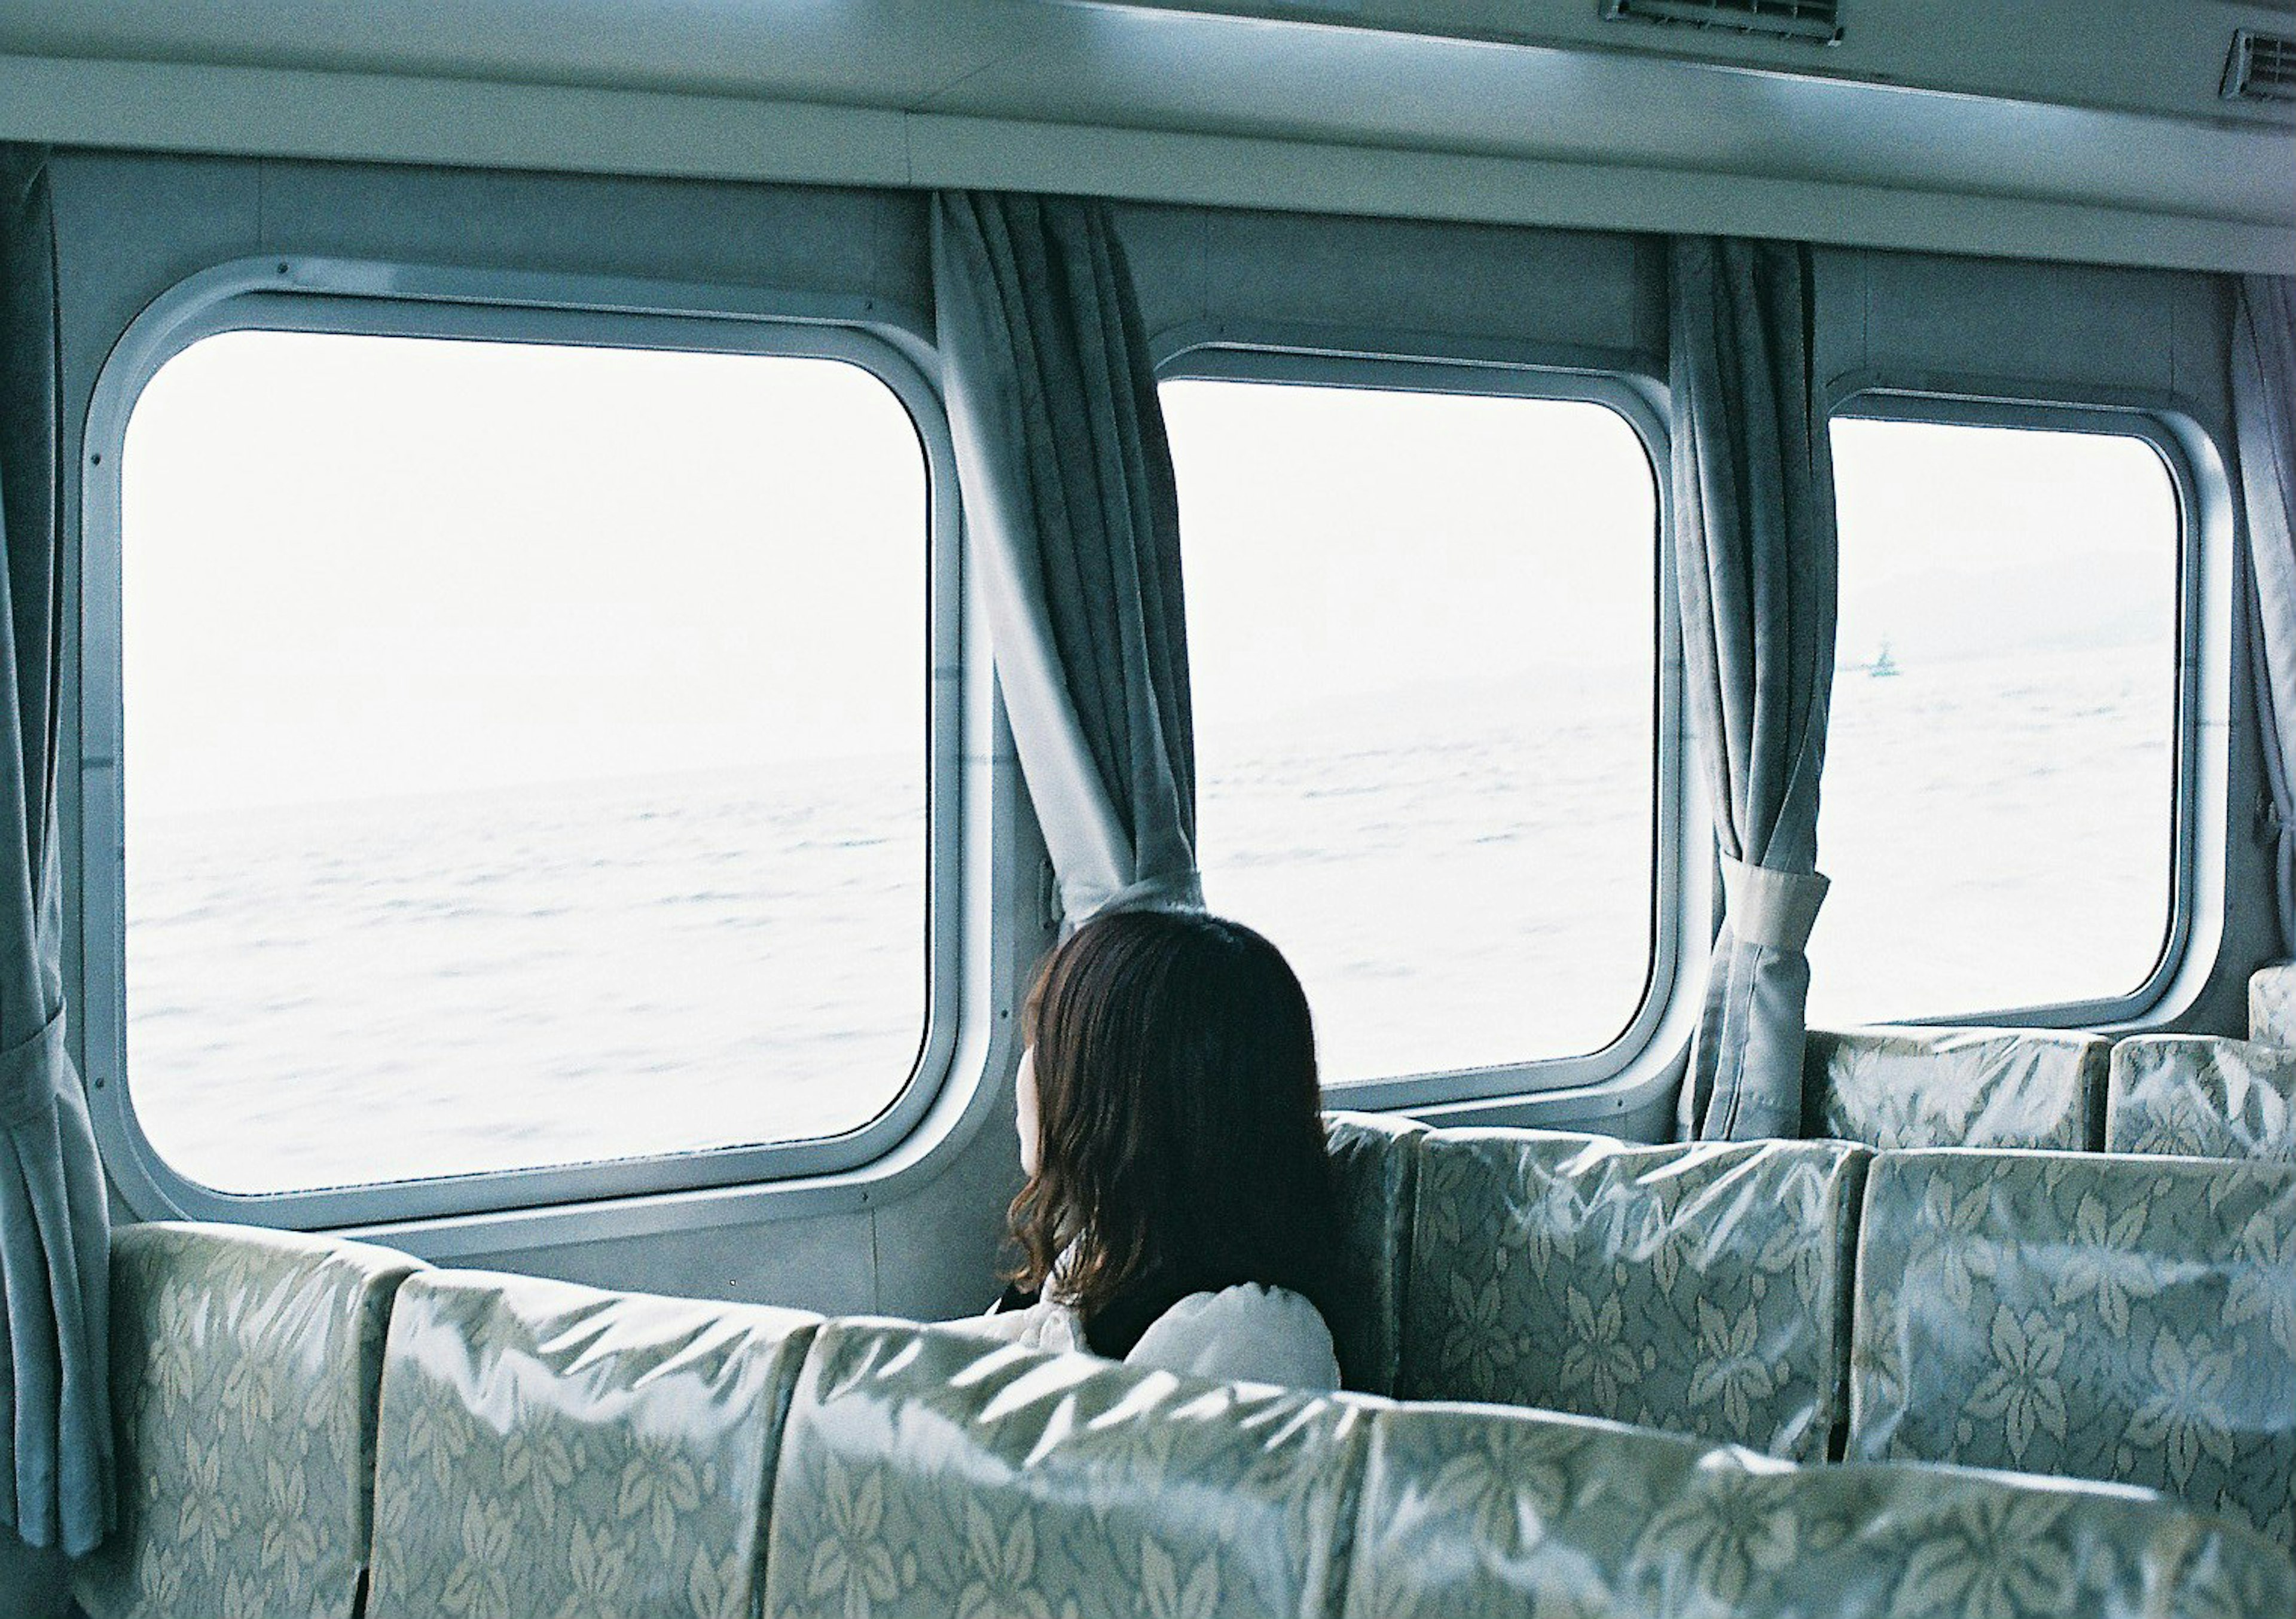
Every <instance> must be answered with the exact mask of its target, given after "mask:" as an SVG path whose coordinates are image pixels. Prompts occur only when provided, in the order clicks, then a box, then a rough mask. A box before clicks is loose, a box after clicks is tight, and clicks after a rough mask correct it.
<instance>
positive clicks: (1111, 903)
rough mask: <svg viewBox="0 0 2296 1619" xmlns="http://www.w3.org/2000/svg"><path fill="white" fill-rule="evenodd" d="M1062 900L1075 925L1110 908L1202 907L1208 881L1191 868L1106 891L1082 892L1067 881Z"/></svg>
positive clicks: (1180, 909) (1162, 909) (1118, 909)
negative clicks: (1204, 881) (1205, 883)
mask: <svg viewBox="0 0 2296 1619" xmlns="http://www.w3.org/2000/svg"><path fill="white" fill-rule="evenodd" d="M1078 887H1082V885H1078ZM1203 908H1204V883H1203V879H1202V877H1201V876H1200V875H1199V874H1198V873H1196V872H1195V871H1172V872H1168V873H1166V874H1165V875H1163V876H1161V877H1144V878H1142V879H1140V880H1139V881H1138V882H1135V883H1127V884H1125V886H1124V887H1121V888H1115V889H1111V890H1108V891H1105V892H1100V891H1095V892H1089V893H1079V892H1078V890H1077V888H1071V887H1067V886H1066V885H1063V887H1062V910H1064V911H1066V912H1068V913H1069V915H1070V917H1071V918H1072V919H1074V920H1073V921H1072V922H1071V923H1070V926H1071V927H1074V926H1078V925H1080V924H1082V923H1084V922H1087V921H1089V920H1092V919H1093V918H1094V917H1095V916H1098V915H1100V914H1101V913H1102V912H1107V911H1201V910H1202V909H1203Z"/></svg>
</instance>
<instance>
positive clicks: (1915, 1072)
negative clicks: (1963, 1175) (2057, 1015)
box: [1802, 1028, 2112, 1152]
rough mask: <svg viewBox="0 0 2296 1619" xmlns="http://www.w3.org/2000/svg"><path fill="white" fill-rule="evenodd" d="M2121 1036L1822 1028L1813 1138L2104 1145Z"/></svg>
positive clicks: (1809, 1122)
mask: <svg viewBox="0 0 2296 1619" xmlns="http://www.w3.org/2000/svg"><path fill="white" fill-rule="evenodd" d="M2111 1050H2112V1042H2111V1041H2109V1040H2106V1039H2105V1038H2104V1037H2103V1036H2102V1035H2098V1034H2074V1033H2069V1032H2063V1031H2058V1030H2052V1029H1972V1028H1956V1029H1946V1028H1939V1029H1923V1028H1893V1029H1878V1028H1875V1029H1812V1030H1810V1031H1809V1039H1808V1044H1807V1045H1805V1046H1804V1047H1803V1057H1802V1124H1803V1133H1804V1134H1807V1135H1812V1136H1833V1137H1837V1138H1839V1139H1841V1140H1842V1141H1863V1142H1865V1143H1866V1145H1867V1146H1869V1147H1889V1148H1901V1147H2031V1148H2058V1149H2063V1150H2064V1151H2067V1152H2083V1151H2095V1149H2097V1148H2099V1147H2101V1146H2103V1141H2104V1083H2105V1066H2106V1054H2107V1053H2108V1052H2109V1051H2111Z"/></svg>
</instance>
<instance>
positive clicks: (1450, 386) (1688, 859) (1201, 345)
mask: <svg viewBox="0 0 2296 1619" xmlns="http://www.w3.org/2000/svg"><path fill="white" fill-rule="evenodd" d="M1321 337H1322V334H1316V335H1314V336H1308V335H1306V334H1302V333H1299V332H1294V331H1284V332H1282V333H1271V334H1269V335H1268V336H1267V337H1266V338H1262V337H1261V336H1259V334H1256V333H1250V332H1240V331H1237V330H1235V329H1234V328H1232V327H1228V326H1225V325H1223V326H1219V327H1217V328H1209V327H1208V328H1183V329H1181V330H1179V331H1173V332H1169V333H1165V334H1160V338H1159V340H1157V341H1156V343H1155V362H1156V380H1157V381H1158V382H1159V383H1164V382H1177V381H1199V380H1201V381H1243V382H1251V381H1258V382H1273V383H1287V382H1288V383H1292V384H1295V385H1299V386H1305V387H1325V388H1367V389H1378V390H1382V391H1389V392H1418V393H1439V394H1471V395H1482V396H1486V397H1505V398H1522V399H1546V400H1555V401H1564V402H1573V403H1580V404H1587V405H1600V406H1602V407H1603V408H1606V409H1608V410H1611V411H1612V412H1613V413H1616V414H1617V415H1618V416H1620V418H1621V419H1622V420H1623V421H1625V422H1626V424H1627V426H1628V428H1629V429H1631V430H1632V431H1633V433H1634V434H1635V436H1636V440H1637V441H1638V442H1639V443H1640V445H1641V446H1642V449H1643V452H1644V455H1645V456H1646V457H1647V458H1648V459H1649V462H1650V467H1651V475H1652V490H1653V495H1654V506H1655V513H1654V521H1653V524H1652V542H1651V543H1652V562H1653V567H1652V605H1653V609H1654V610H1653V614H1652V619H1653V623H1654V625H1655V626H1656V631H1657V639H1656V642H1655V644H1654V646H1653V647H1652V688H1651V703H1652V744H1653V746H1652V765H1651V779H1650V793H1651V797H1650V801H1649V802H1650V807H1651V811H1652V839H1651V860H1652V870H1651V890H1650V892H1651V913H1650V922H1651V932H1650V939H1651V949H1650V954H1649V958H1648V961H1647V962H1646V965H1645V969H1644V979H1643V984H1642V987H1641V991H1640V993H1639V996H1638V998H1637V1000H1636V1002H1635V1008H1634V1011H1633V1013H1632V1015H1631V1016H1630V1017H1629V1018H1628V1020H1627V1022H1626V1024H1625V1026H1623V1027H1621V1028H1620V1031H1619V1032H1618V1033H1617V1034H1615V1035H1613V1036H1612V1037H1611V1040H1610V1041H1609V1042H1607V1043H1605V1044H1603V1045H1602V1046H1600V1047H1598V1048H1596V1049H1595V1051H1588V1052H1583V1053H1579V1054H1576V1055H1570V1056H1562V1057H1535V1058H1528V1059H1515V1060H1512V1061H1501V1062H1496V1063H1489V1064H1484V1065H1480V1066H1477V1067H1465V1068H1450V1069H1438V1070H1431V1071H1427V1072H1422V1073H1415V1074H1401V1075H1383V1076H1381V1077H1378V1078H1373V1079H1364V1080H1351V1081H1349V1082H1348V1083H1344V1084H1341V1085H1333V1086H1329V1087H1326V1089H1325V1090H1324V1105H1325V1106H1326V1107H1330V1108H1352V1109H1362V1110H1368V1111H1386V1110H1400V1109H1409V1110H1412V1111H1414V1112H1417V1113H1421V1114H1423V1115H1424V1116H1430V1117H1436V1118H1439V1117H1441V1116H1443V1114H1444V1113H1446V1112H1447V1111H1449V1110H1453V1109H1456V1110H1457V1111H1458V1113H1459V1115H1460V1116H1461V1117H1462V1118H1465V1117H1468V1116H1472V1115H1473V1114H1475V1113H1477V1112H1480V1110H1481V1109H1482V1108H1487V1107H1492V1106H1498V1107H1505V1106H1506V1105H1508V1104H1511V1103H1514V1102H1519V1101H1521V1100H1527V1099H1532V1098H1544V1097H1548V1096H1552V1095H1554V1093H1556V1092H1578V1093H1581V1094H1586V1093H1603V1092H1609V1093H1611V1095H1612V1096H1613V1097H1615V1104H1616V1106H1617V1107H1618V1108H1628V1107H1631V1106H1636V1105H1640V1104H1641V1102H1643V1101H1644V1100H1647V1096H1646V1094H1645V1093H1649V1094H1655V1093H1656V1092H1660V1091H1662V1090H1664V1089H1666V1088H1668V1087H1669V1086H1671V1084H1672V1083H1674V1076H1675V1070H1676V1068H1677V1065H1678V1063H1679V1061H1680V1059H1681V1056H1682V1054H1683V1052H1684V1051H1686V1050H1687V1049H1688V1046H1689V1043H1690V1036H1691V1031H1692V1029H1693V1027H1694V1025H1695V1022H1696V1018H1697V1012H1698V1006H1699V1004H1700V1002H1701V1000H1702V983H1703V979H1704V974H1705V966H1706V957H1707V953H1708V949H1709V944H1710V941H1709V940H1708V939H1707V937H1706V936H1704V934H1703V933H1702V931H1700V930H1699V929H1696V928H1693V927H1691V926H1690V925H1689V923H1690V920H1691V918H1692V917H1693V916H1703V915H1705V914H1706V913H1707V912H1708V911H1709V910H1710V908H1711V904H1712V901H1713V897H1714V895H1713V883H1712V876H1711V867H1712V863H1711V861H1710V860H1709V859H1706V858H1704V857H1702V855H1700V854H1697V853H1696V851H1698V850H1701V849H1702V848H1703V847H1704V840H1706V839H1708V838H1710V824H1709V821H1708V815H1707V809H1706V805H1705V801H1704V797H1703V794H1702V791H1701V790H1700V789H1701V782H1700V780H1699V777H1698V773H1697V769H1696V761H1695V759H1694V758H1693V756H1692V749H1693V746H1694V741H1693V736H1692V733H1691V731H1690V728H1689V727H1690V719H1689V715H1688V711H1687V708H1686V707H1685V689H1684V685H1683V679H1682V667H1683V666H1682V635H1681V624H1680V620H1679V616H1678V615H1677V612H1676V610H1675V601H1676V579H1675V555H1674V516H1673V502H1672V498H1671V491H1670V489H1669V484H1668V476H1667V469H1668V467H1669V464H1670V456H1671V454H1672V452H1671V444H1672V437H1671V430H1670V427H1669V414H1668V410H1669V405H1668V395H1667V388H1666V382H1665V379H1664V378H1663V377H1662V376H1661V375H1659V374H1657V373H1655V372H1646V371H1643V370H1639V369H1636V368H1634V367H1633V366H1632V365H1631V364H1629V363H1628V361H1627V360H1626V358H1625V357H1624V356H1609V355H1595V354H1582V353H1561V354H1555V355H1553V356H1545V355H1536V354H1534V355H1529V356H1513V355H1510V356H1505V357H1493V356H1490V355H1488V354H1487V353H1484V352H1480V348H1481V346H1480V345H1464V344H1463V345H1460V346H1459V351H1458V352H1448V353H1447V352H1445V351H1444V348H1445V346H1443V345H1441V344H1439V342H1436V341H1432V340H1430V339H1425V338H1424V337H1419V338H1416V339H1394V338H1383V337H1380V336H1376V335H1374V336H1371V337H1368V338H1366V339H1364V340H1361V341H1358V340H1357V334H1353V333H1350V334H1347V337H1348V340H1347V341H1346V343H1345V344H1344V345H1343V346H1339V345H1335V346H1330V347H1326V346H1324V343H1323V342H1322V341H1321V340H1320V339H1321ZM1303 338H1304V340H1303Z"/></svg>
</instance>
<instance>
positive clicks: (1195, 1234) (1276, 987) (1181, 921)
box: [981, 911, 1339, 1388]
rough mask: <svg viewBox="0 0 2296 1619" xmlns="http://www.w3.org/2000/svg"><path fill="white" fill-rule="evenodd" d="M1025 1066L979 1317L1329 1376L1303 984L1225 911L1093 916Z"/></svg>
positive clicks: (1167, 1363)
mask: <svg viewBox="0 0 2296 1619" xmlns="http://www.w3.org/2000/svg"><path fill="white" fill-rule="evenodd" d="M1026 1019H1027V1022H1026V1034H1027V1038H1028V1043H1029V1045H1028V1050H1027V1051H1025V1052H1024V1053H1023V1054H1022V1056H1021V1072H1020V1079H1019V1092H1020V1094H1019V1108H1018V1112H1019V1126H1020V1132H1021V1168H1022V1169H1023V1170H1024V1171H1025V1172H1026V1173H1027V1174H1028V1177H1029V1179H1028V1183H1027V1184H1026V1185H1025V1186H1023V1187H1022V1188H1021V1195H1020V1196H1019V1197H1017V1198H1014V1199H1013V1208H1012V1215H1011V1219H1012V1232H1013V1240H1014V1242H1015V1243H1016V1244H1017V1245H1018V1246H1019V1247H1020V1250H1021V1261H1020V1263H1019V1264H1018V1265H1017V1266H1016V1267H1015V1268H1014V1270H1013V1271H1012V1272H1011V1281H1012V1286H1011V1287H1009V1288H1007V1289H1006V1290H1005V1297H1004V1298H1003V1299H1002V1300H1001V1301H999V1304H998V1305H997V1308H996V1312H992V1314H991V1315H990V1316H989V1317H988V1318H987V1319H986V1320H985V1321H983V1322H982V1323H981V1325H982V1326H983V1327H984V1328H985V1329H988V1330H992V1331H995V1332H996V1334H997V1335H998V1336H999V1337H1010V1338H1013V1339H1014V1340H1016V1341H1019V1342H1023V1343H1029V1344H1033V1345H1038V1346H1040V1347H1044V1348H1060V1349H1074V1348H1088V1349H1090V1350H1091V1351H1092V1352H1093V1353H1096V1354H1101V1355H1105V1356H1107V1357H1109V1358H1110V1359H1112V1360H1123V1361H1128V1362H1130V1363H1132V1364H1134V1365H1146V1366H1158V1367H1162V1368H1164V1369H1166V1370H1173V1371H1187V1372H1195V1373H1199V1374H1201V1375H1204V1376H1208V1377H1215V1378H1242V1379H1249V1380H1251V1381H1256V1382H1266V1383H1279V1384H1284V1385H1288V1386H1293V1387H1303V1388H1333V1387H1336V1386H1338V1384H1339V1367H1338V1364H1337V1361H1336V1360H1335V1359H1334V1356H1333V1348H1332V1335H1331V1332H1330V1330H1329V1329H1328V1328H1327V1327H1326V1326H1325V1324H1324V1318H1323V1316H1322V1314H1321V1313H1320V1312H1319V1311H1318V1309H1317V1306H1316V1300H1318V1299H1320V1298H1322V1297H1323V1296H1324V1288H1325V1286H1326V1275H1325V1270H1326V1265H1327V1263H1328V1258H1329V1255H1330V1253H1331V1249H1332V1246H1333V1215H1332V1195H1331V1186H1330V1179H1329V1171H1328V1167H1327V1164H1326V1160H1325V1157H1324V1124H1323V1116H1322V1114H1321V1113H1320V1111H1319V1110H1318V1109H1319V1107H1320V1103H1321V1094H1320V1092H1319V1090H1318V1088H1317V1084H1316V1042H1315V1031H1314V1026H1313V1025H1312V1024H1311V1022H1310V1021H1309V1018H1308V999H1307V996H1306V995H1305V994H1304V993H1301V991H1300V980H1299V979H1298V978H1297V977H1294V976H1293V975H1292V969H1291V968H1290V967H1289V966H1288V965H1287V964H1286V963H1285V962H1284V960H1283V956H1282V955H1280V954H1278V953H1277V952H1276V949H1275V946H1274V945H1273V944H1269V943H1268V942H1267V940H1266V939H1264V938H1262V937H1260V936H1259V935H1258V934H1257V933H1254V932H1253V931H1252V930H1251V928H1246V927H1243V926H1242V925H1241V924H1239V923H1235V922H1231V921H1226V920H1222V919H1220V918H1218V917H1212V916H1205V915H1202V914H1200V913H1193V912H1169V911H1129V912H1117V913H1115V914H1112V915H1106V916H1101V917H1096V918H1095V919H1094V920H1091V921H1089V922H1087V923H1086V924H1085V925H1084V926H1083V927H1081V928H1078V930H1077V931H1076V933H1075V935H1074V936H1071V937H1070V939H1069V940H1068V941H1067V942H1066V943H1064V944H1062V945H1061V946H1060V947H1059V948H1058V949H1057V950H1055V951H1054V953H1053V954H1052V956H1051V957H1050V959H1049V960H1047V961H1046V963H1045V967H1044V970H1043V972H1042V973H1041V974H1040V975H1039V977H1038V978H1037V986H1036V989H1035V990H1034V992H1033V993H1031V994H1030V996H1029V1005H1028V1010H1027V1014H1026Z"/></svg>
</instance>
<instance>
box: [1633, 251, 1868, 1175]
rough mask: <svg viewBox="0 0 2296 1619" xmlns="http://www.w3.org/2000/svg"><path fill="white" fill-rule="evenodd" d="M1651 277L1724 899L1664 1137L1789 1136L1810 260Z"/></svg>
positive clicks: (1818, 544)
mask: <svg viewBox="0 0 2296 1619" xmlns="http://www.w3.org/2000/svg"><path fill="white" fill-rule="evenodd" d="M1669 270H1670V279H1671V290H1670V297H1669V306H1670V315H1671V339H1670V357H1669V384H1670V387H1671V389H1672V392H1673V403H1674V446H1673V467H1672V473H1673V478H1674V504H1675V513H1674V515H1675V560H1676V568H1677V580H1678V583H1679V586H1680V593H1681V613H1682V638H1683V657H1684V661H1685V666H1686V676H1687V683H1688V687H1689V692H1688V697H1689V701H1690V704H1691V706H1692V707H1693V710H1694V711H1695V713H1696V715H1697V719H1698V731H1699V740H1700V744H1701V749H1702V755H1703V758H1704V763H1705V767H1706V773H1707V777H1708V788H1709V792H1710V798H1711V802H1712V806H1713V816H1714V826H1715V835H1716V838H1717V840H1718V843H1719V845H1720V849H1719V853H1720V864H1721V875H1722V891H1723V898H1724V913H1723V921H1722V927H1721V929H1720V931H1719V933H1718V936H1717V937H1716V938H1715V941H1714V953H1713V957H1712V961H1711V965H1710V968H1709V970H1708V977H1707V985H1706V1000H1705V1004H1704V1006H1703V1008H1702V1011H1701V1014H1700V1018H1699V1025H1698V1033H1697V1035H1696V1038H1695V1040H1694V1042H1693V1046H1692V1051H1691V1067H1690V1072H1689V1075H1688V1076H1687V1078H1686V1079H1685V1083H1684V1085H1683V1090H1682V1108H1681V1120H1680V1123H1681V1126H1682V1132H1683V1134H1684V1135H1685V1137H1691V1138H1702V1139H1726V1140H1741V1141H1743V1140H1746V1139H1749V1138H1752V1137H1760V1136H1792V1135H1799V1134H1800V1132H1801V1058H1802V1038H1803V1032H1804V1028H1803V1025H1804V1016H1805V1012H1806V1009H1807V1006H1808V997H1809V957H1808V954H1807V953H1806V951H1807V948H1808V943H1809V932H1810V928H1811V926H1812V924H1814V923H1815V922H1816V919H1817V912H1818V906H1819V905H1820V904H1822V903H1823V902H1824V900H1825V890H1826V879H1825V878H1824V877H1822V876H1820V875H1818V874H1817V870H1816V866H1817V789H1818V776H1819V773H1820V771H1821V770H1822V768H1823V766H1824V765H1825V723H1826V707H1827V704H1828V702H1829V700H1830V699H1831V698H1832V695H1833V633H1834V618H1835V608H1836V601H1835V581H1836V568H1837V553H1836V545H1835V536H1834V513H1833V468H1832V464H1831V462H1830V461H1829V459H1828V455H1829V452H1828V447H1827V442H1826V435H1825V420H1824V417H1823V415H1822V410H1823V402H1822V400H1821V399H1820V397H1819V396H1818V389H1817V388H1816V382H1815V380H1814V379H1813V377H1812V374H1811V366H1812V352H1811V351H1812V347H1813V345H1812V340H1811V325H1810V319H1811V267H1810V257H1809V251H1808V249H1807V248H1805V247H1800V246H1798V245H1795V244H1792V243H1785V242H1758V241H1729V240H1715V239H1711V238H1704V237H1690V238H1680V239H1677V241H1674V243H1673V244H1672V252H1671V260H1670V265H1669Z"/></svg>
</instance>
